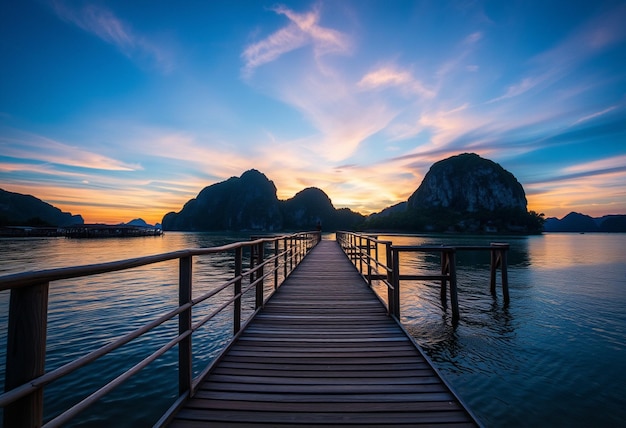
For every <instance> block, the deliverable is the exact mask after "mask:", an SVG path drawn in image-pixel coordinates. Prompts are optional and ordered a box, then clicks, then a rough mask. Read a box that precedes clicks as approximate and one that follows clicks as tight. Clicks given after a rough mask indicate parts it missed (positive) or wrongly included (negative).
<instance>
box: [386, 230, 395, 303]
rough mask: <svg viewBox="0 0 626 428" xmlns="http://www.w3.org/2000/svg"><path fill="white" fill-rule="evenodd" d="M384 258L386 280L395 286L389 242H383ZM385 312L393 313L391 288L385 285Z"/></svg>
mask: <svg viewBox="0 0 626 428" xmlns="http://www.w3.org/2000/svg"><path fill="white" fill-rule="evenodd" d="M385 259H386V260H385V262H386V264H387V282H388V283H389V284H391V286H392V287H395V285H393V284H394V282H393V281H394V279H393V278H394V273H393V263H392V256H391V242H387V243H385ZM387 314H388V315H393V289H392V288H390V287H387Z"/></svg>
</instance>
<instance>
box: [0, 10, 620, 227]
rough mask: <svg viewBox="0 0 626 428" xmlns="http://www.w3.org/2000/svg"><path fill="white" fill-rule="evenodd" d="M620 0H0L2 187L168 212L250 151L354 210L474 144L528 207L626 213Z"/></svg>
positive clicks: (287, 178)
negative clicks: (509, 176) (508, 176)
mask: <svg viewBox="0 0 626 428" xmlns="http://www.w3.org/2000/svg"><path fill="white" fill-rule="evenodd" d="M624 22H626V3H624V2H623V1H622V0H615V1H611V0H607V1H602V0H600V1H595V2H566V1H561V2H559V1H554V2H540V1H528V2H491V1H476V2H461V1H441V2H440V1H433V2H417V1H394V2H386V1H371V2H363V1H359V0H346V1H333V0H321V1H312V2H300V1H297V2H296V1H287V2H279V3H276V2H273V1H271V2H263V1H252V2H237V1H234V2H230V1H208V2H157V3H155V2H148V1H143V0H140V1H133V2H125V1H99V0H81V1H78V2H76V1H68V0H43V1H29V0H26V1H18V2H2V4H1V5H0V24H1V25H0V55H1V58H2V67H0V188H3V189H4V190H8V191H12V192H19V193H26V194H31V195H33V196H36V197H38V198H40V199H43V200H44V201H46V202H48V203H50V204H52V205H55V206H57V207H59V208H61V209H62V210H64V211H69V212H71V213H72V214H81V215H82V216H83V218H84V219H85V221H86V222H88V223H94V222H105V223H118V222H127V221H129V220H132V219H134V218H138V217H141V218H143V219H144V220H145V221H147V222H148V223H152V224H154V223H156V222H160V221H161V219H162V217H163V215H164V214H166V213H167V212H169V211H179V210H180V209H181V208H182V206H183V205H184V203H185V202H187V201H188V200H189V199H191V198H193V197H195V196H196V195H197V194H198V192H199V191H200V190H202V188H203V187H205V186H208V185H211V184H214V183H217V182H220V181H223V180H226V179H228V178H229V177H232V176H240V175H241V174H242V173H243V172H245V171H246V170H248V169H251V168H255V169H258V170H259V171H261V172H263V173H264V174H265V175H267V177H268V178H269V179H270V180H272V181H274V184H275V185H276V187H277V192H278V197H279V198H280V199H288V198H291V197H293V196H294V195H295V194H296V193H297V192H298V191H300V190H303V189H304V188H306V187H319V188H320V189H322V190H323V191H325V192H326V193H327V194H328V196H329V197H330V198H331V200H332V202H333V204H334V205H335V207H336V208H343V207H348V208H351V209H353V210H355V211H359V212H361V213H363V214H369V213H372V212H377V211H380V210H382V209H383V208H386V207H388V206H391V205H394V204H396V203H399V202H402V201H405V200H406V199H407V198H408V197H409V196H410V195H411V194H412V193H413V192H414V191H415V190H416V189H417V187H418V186H419V184H420V183H421V181H422V179H423V177H424V175H425V174H426V173H427V172H428V169H429V167H430V166H431V165H432V164H433V163H434V162H436V161H438V160H441V159H444V158H446V157H449V156H452V155H456V154H459V153H463V152H474V153H477V154H479V155H481V156H482V157H485V158H488V159H491V160H493V161H494V162H497V163H499V164H500V165H502V167H504V168H505V169H507V170H508V171H510V172H511V173H513V174H514V175H515V176H516V178H517V179H518V180H519V181H520V183H521V184H522V186H523V187H524V189H525V191H526V195H527V199H528V208H529V209H531V210H535V211H538V212H542V213H545V215H546V216H548V217H551V216H556V217H562V216H564V215H566V214H567V213H569V212H571V211H578V212H582V213H585V214H589V215H592V216H602V215H605V214H626V67H625V64H626V25H624Z"/></svg>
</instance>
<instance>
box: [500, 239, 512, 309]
mask: <svg viewBox="0 0 626 428" xmlns="http://www.w3.org/2000/svg"><path fill="white" fill-rule="evenodd" d="M508 249H509V246H508V245H507V246H506V248H502V249H501V250H500V269H501V270H502V296H503V297H504V304H505V305H508V304H509V303H510V299H509V272H508V266H507V262H508V261H507V250H508Z"/></svg>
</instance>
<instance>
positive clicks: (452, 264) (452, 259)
mask: <svg viewBox="0 0 626 428" xmlns="http://www.w3.org/2000/svg"><path fill="white" fill-rule="evenodd" d="M448 269H449V270H450V305H451V306H452V324H453V325H456V324H458V322H459V298H458V295H457V288H456V250H455V249H454V248H451V249H450V250H448Z"/></svg>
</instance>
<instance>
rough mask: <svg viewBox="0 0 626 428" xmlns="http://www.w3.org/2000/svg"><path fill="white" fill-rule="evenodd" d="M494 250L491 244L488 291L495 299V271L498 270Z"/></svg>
mask: <svg viewBox="0 0 626 428" xmlns="http://www.w3.org/2000/svg"><path fill="white" fill-rule="evenodd" d="M497 251H498V250H496V249H495V248H494V245H493V244H491V251H489V253H490V254H491V260H490V262H489V290H490V291H491V295H492V296H493V297H496V270H497V269H498V262H499V260H498V257H497V255H496V252H497Z"/></svg>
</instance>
